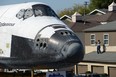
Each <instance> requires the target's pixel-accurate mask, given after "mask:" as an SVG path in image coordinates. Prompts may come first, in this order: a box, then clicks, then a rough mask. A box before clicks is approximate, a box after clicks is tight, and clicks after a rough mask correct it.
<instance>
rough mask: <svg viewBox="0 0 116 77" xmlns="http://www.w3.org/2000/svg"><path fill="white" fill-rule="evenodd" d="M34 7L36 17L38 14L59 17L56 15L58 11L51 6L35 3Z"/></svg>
mask: <svg viewBox="0 0 116 77" xmlns="http://www.w3.org/2000/svg"><path fill="white" fill-rule="evenodd" d="M32 8H33V12H34V15H35V17H36V16H53V17H58V16H57V15H56V13H55V12H54V11H53V10H52V9H51V8H50V7H49V6H46V5H42V4H37V5H33V6H32Z"/></svg>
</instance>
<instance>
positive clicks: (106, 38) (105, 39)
mask: <svg viewBox="0 0 116 77" xmlns="http://www.w3.org/2000/svg"><path fill="white" fill-rule="evenodd" d="M103 40H104V44H105V45H109V34H104V37H103Z"/></svg>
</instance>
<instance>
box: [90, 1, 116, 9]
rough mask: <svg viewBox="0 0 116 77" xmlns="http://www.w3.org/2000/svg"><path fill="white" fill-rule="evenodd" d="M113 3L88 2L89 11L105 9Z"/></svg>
mask: <svg viewBox="0 0 116 77" xmlns="http://www.w3.org/2000/svg"><path fill="white" fill-rule="evenodd" d="M113 1H114V2H116V0H90V4H89V8H90V9H91V10H94V9H104V8H105V9H107V8H108V5H110V4H111V3H112V2H113Z"/></svg>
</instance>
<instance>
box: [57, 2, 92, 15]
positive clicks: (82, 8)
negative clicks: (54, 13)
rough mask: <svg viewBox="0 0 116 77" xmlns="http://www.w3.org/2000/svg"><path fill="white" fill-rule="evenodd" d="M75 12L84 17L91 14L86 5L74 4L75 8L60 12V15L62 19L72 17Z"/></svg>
mask: <svg viewBox="0 0 116 77" xmlns="http://www.w3.org/2000/svg"><path fill="white" fill-rule="evenodd" d="M75 12H78V13H80V14H82V15H84V14H87V13H89V12H90V10H89V8H88V7H85V6H84V5H77V4H74V6H73V7H72V8H68V9H64V10H62V11H60V12H59V13H58V15H59V16H60V17H61V16H63V15H69V16H70V15H72V14H74V13H75Z"/></svg>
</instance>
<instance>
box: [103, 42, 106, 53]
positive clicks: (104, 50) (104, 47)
mask: <svg viewBox="0 0 116 77" xmlns="http://www.w3.org/2000/svg"><path fill="white" fill-rule="evenodd" d="M104 52H106V46H105V44H103V53H104Z"/></svg>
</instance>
